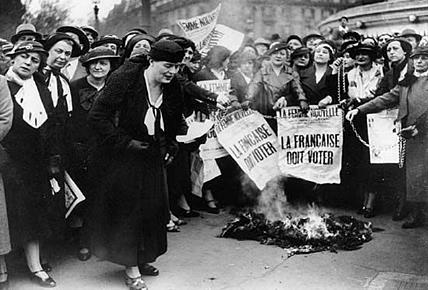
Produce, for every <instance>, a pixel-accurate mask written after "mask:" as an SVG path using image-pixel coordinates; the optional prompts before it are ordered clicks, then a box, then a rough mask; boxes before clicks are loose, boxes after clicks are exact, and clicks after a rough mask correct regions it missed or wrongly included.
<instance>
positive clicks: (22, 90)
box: [0, 24, 428, 289]
mask: <svg viewBox="0 0 428 290" xmlns="http://www.w3.org/2000/svg"><path fill="white" fill-rule="evenodd" d="M421 38H422V37H421V36H420V35H419V34H417V33H416V32H414V31H412V30H405V31H403V33H401V34H400V35H395V36H393V35H389V34H382V35H379V36H377V37H376V38H374V37H363V36H361V35H359V34H358V33H356V32H352V31H346V33H343V35H342V34H341V35H340V37H338V38H335V39H332V40H329V39H325V38H324V37H323V36H321V35H319V34H310V35H307V36H305V37H303V38H301V37H300V36H298V35H290V36H288V37H286V38H284V39H277V40H275V41H268V40H266V39H263V38H260V39H256V40H251V39H248V41H246V43H244V44H243V45H242V47H241V49H240V50H238V51H236V52H233V53H232V52H231V51H230V50H228V49H227V48H225V47H222V46H214V47H212V48H211V49H210V50H209V51H208V53H207V55H205V56H204V57H202V56H201V54H200V53H199V52H198V51H197V50H196V47H195V44H194V43H193V42H192V41H191V40H189V39H187V38H184V37H180V36H177V35H174V34H172V33H171V32H170V31H161V32H160V33H159V34H158V36H156V37H154V36H152V35H150V34H148V33H147V32H146V31H144V30H143V29H141V28H135V29H131V30H130V31H129V32H128V33H127V34H126V35H125V36H124V37H123V38H121V39H120V38H119V37H117V36H115V35H104V36H101V37H99V35H98V32H97V31H96V30H95V29H93V28H92V27H86V26H85V27H76V26H62V27H59V28H58V29H57V30H56V31H55V32H54V33H52V34H51V35H48V36H45V37H42V35H40V34H39V33H38V32H37V31H36V29H35V27H34V26H33V25H31V24H22V25H20V26H18V28H17V30H16V34H15V35H13V36H12V38H11V43H4V44H3V45H2V46H1V63H0V69H1V74H2V76H0V140H1V150H0V164H1V167H0V169H1V176H0V177H1V178H0V233H1V235H0V285H1V287H6V285H7V279H8V274H7V266H6V260H5V256H6V255H7V254H8V253H9V252H10V251H11V250H12V248H13V249H15V248H23V249H24V253H25V259H26V262H27V266H28V268H29V271H30V273H31V278H32V280H34V282H35V283H37V284H39V285H40V286H42V287H55V286H56V282H55V280H54V279H53V278H52V277H51V276H50V274H49V272H50V271H52V267H51V266H50V264H49V263H48V261H47V256H46V250H48V246H47V245H49V243H52V241H58V240H60V239H61V237H63V236H64V234H66V233H68V234H70V233H71V235H72V236H74V237H75V238H76V239H77V241H78V249H77V250H76V251H77V256H78V258H79V259H80V260H81V261H86V260H88V259H89V258H90V257H91V255H92V254H94V255H96V256H97V257H99V258H102V259H105V260H108V261H111V262H114V263H117V264H120V265H123V266H124V267H125V283H126V285H127V287H129V289H147V286H146V284H145V282H144V280H143V278H142V275H154V276H156V275H158V274H159V271H158V269H156V268H155V267H154V266H152V265H151V264H150V263H152V262H154V261H155V260H156V258H157V257H159V256H160V255H162V254H164V253H165V252H166V250H167V231H179V226H180V225H183V224H185V223H186V222H185V221H183V220H182V219H181V218H182V217H186V218H189V217H197V216H199V215H200V213H199V212H198V211H195V210H194V209H195V208H198V209H202V210H204V211H207V212H209V213H212V214H217V213H219V212H220V210H219V204H218V203H217V200H218V199H220V200H222V201H223V202H225V203H229V204H232V205H238V206H243V205H248V204H250V203H251V201H248V200H246V199H245V196H244V193H243V192H242V187H241V183H240V176H241V175H242V174H243V173H242V171H241V170H240V169H239V167H238V166H237V164H236V163H235V162H234V160H233V159H232V158H231V157H230V156H225V157H221V158H218V159H216V160H215V162H216V163H217V165H218V167H219V169H220V171H221V175H220V176H219V177H217V178H215V179H213V180H211V181H209V182H206V183H205V184H204V185H203V186H202V189H201V191H202V192H201V196H202V198H199V199H198V198H195V196H194V195H192V194H190V193H191V192H192V188H193V187H194V184H192V179H191V165H194V164H195V160H197V158H198V154H197V152H198V148H199V146H200V145H201V144H203V143H204V142H205V140H206V137H201V138H198V139H197V140H195V141H194V142H192V143H190V144H182V143H178V142H177V141H176V136H177V135H185V134H186V131H187V123H186V118H188V117H190V116H194V118H198V119H200V120H203V119H204V118H207V116H208V115H209V114H210V113H211V112H213V111H216V110H224V109H229V110H231V109H232V110H233V109H245V110H246V109H248V108H251V109H254V110H258V111H259V112H260V113H262V114H263V115H265V116H266V118H267V119H266V120H267V121H268V123H269V125H270V126H271V127H272V128H273V129H274V130H276V127H277V125H276V121H275V120H274V118H269V117H272V116H274V115H275V110H277V109H281V108H283V107H286V106H299V107H300V108H301V110H302V111H307V110H308V109H309V105H317V106H319V107H325V106H328V105H331V104H339V105H340V106H341V107H342V108H343V109H344V110H346V111H347V115H346V117H347V119H348V120H350V121H352V124H353V127H351V126H350V123H349V122H345V123H344V146H343V156H344V158H343V166H342V180H343V184H341V185H340V186H341V188H343V189H344V192H343V194H346V192H347V191H348V190H349V191H351V190H355V189H357V192H358V193H359V194H360V195H361V199H362V205H361V208H360V210H359V212H360V213H361V214H363V215H364V217H366V218H370V217H373V216H374V215H375V209H376V208H375V205H376V204H375V202H376V200H377V198H376V196H377V195H378V194H379V193H382V192H387V191H388V190H390V189H388V190H385V189H384V187H385V186H386V185H388V186H390V185H391V184H393V188H394V190H395V193H396V198H397V203H396V209H395V212H394V216H393V219H394V220H401V219H403V218H404V217H405V216H406V214H408V220H407V221H406V222H405V223H404V224H403V228H414V227H419V226H421V225H422V223H423V213H424V210H425V208H424V205H425V203H426V202H427V201H428V191H427V190H428V165H427V164H428V162H427V161H428V160H427V158H428V150H427V147H426V142H427V133H426V129H425V128H426V127H427V126H426V125H427V120H428V117H427V114H428V99H427V98H426V96H425V95H424V94H426V92H427V91H428V46H425V45H426V43H425V44H424V43H423V41H422V42H421ZM224 79H230V80H231V92H230V94H229V95H224V94H216V93H213V92H209V91H207V90H205V89H203V88H201V87H199V86H197V84H196V83H197V82H198V81H205V80H224ZM394 106H395V107H398V112H399V113H398V118H397V123H398V124H399V125H401V126H397V133H398V134H399V135H400V137H401V138H403V139H405V140H406V141H407V142H406V147H405V152H404V153H403V154H402V158H403V162H402V164H401V165H403V166H401V167H402V168H399V166H398V165H376V166H375V165H371V164H370V162H369V153H368V149H367V148H366V147H365V146H364V145H363V144H362V143H361V142H360V140H358V138H357V137H356V134H355V132H354V131H357V132H358V133H359V135H361V136H362V137H363V139H364V138H365V139H367V125H366V119H365V114H366V113H369V112H378V111H380V110H383V109H385V108H392V107H394ZM195 158H196V159H195ZM70 177H71V179H73V180H74V182H75V183H76V184H77V186H78V187H79V188H80V190H81V191H82V192H83V194H84V195H85V197H86V200H85V201H84V202H82V203H80V204H79V205H78V206H77V207H76V208H75V209H74V210H73V212H72V213H71V215H70V216H69V217H68V218H67V220H65V218H64V216H65V211H66V209H65V191H66V183H67V180H68V179H69V178H70ZM287 186H289V188H290V190H291V191H292V190H295V191H296V192H300V191H302V192H303V191H309V192H312V193H314V192H315V194H316V193H317V192H318V190H319V188H320V186H318V185H316V184H312V183H310V182H305V181H303V180H293V179H290V180H288V181H287V182H286V187H287ZM406 202H407V203H406Z"/></svg>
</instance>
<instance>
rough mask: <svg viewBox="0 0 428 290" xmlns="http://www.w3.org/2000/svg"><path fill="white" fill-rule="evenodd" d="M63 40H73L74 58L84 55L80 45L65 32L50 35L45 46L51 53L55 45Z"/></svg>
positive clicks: (72, 53)
mask: <svg viewBox="0 0 428 290" xmlns="http://www.w3.org/2000/svg"><path fill="white" fill-rule="evenodd" d="M61 40H71V42H72V43H73V49H72V51H71V56H72V57H77V56H80V55H81V54H82V51H81V49H80V45H79V44H78V43H77V42H76V41H75V40H74V39H73V38H72V37H71V36H70V35H68V34H67V33H63V32H55V33H54V34H51V35H49V37H48V38H47V39H46V40H45V43H44V46H45V49H46V50H47V51H49V50H50V49H51V48H52V46H54V44H55V43H57V42H58V41H61Z"/></svg>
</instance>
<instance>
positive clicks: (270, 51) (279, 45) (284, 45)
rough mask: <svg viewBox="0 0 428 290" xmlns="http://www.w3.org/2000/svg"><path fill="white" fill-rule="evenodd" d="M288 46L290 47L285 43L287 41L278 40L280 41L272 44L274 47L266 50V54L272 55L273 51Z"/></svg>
mask: <svg viewBox="0 0 428 290" xmlns="http://www.w3.org/2000/svg"><path fill="white" fill-rule="evenodd" d="M287 48H288V45H287V43H285V42H278V43H275V44H274V45H272V47H271V48H270V49H269V50H268V51H267V52H266V54H267V55H271V54H272V53H275V52H277V51H279V50H282V49H287Z"/></svg>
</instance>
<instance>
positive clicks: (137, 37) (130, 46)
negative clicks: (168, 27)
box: [125, 34, 155, 57]
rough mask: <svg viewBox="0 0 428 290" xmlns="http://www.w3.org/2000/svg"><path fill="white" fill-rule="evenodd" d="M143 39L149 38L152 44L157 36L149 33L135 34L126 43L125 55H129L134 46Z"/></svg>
mask: <svg viewBox="0 0 428 290" xmlns="http://www.w3.org/2000/svg"><path fill="white" fill-rule="evenodd" d="M141 40H147V41H148V42H149V43H150V46H151V45H152V44H153V43H154V42H155V38H154V37H153V36H151V35H149V34H135V35H134V36H132V38H131V39H130V40H129V41H128V43H127V44H126V47H125V57H129V56H130V55H131V52H132V50H133V49H134V46H135V45H136V44H137V43H138V42H140V41H141Z"/></svg>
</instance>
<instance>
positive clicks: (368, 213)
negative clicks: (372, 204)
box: [364, 208, 375, 219]
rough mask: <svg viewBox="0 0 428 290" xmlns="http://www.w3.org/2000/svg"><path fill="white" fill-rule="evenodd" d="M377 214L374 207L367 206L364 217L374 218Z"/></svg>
mask: <svg viewBox="0 0 428 290" xmlns="http://www.w3.org/2000/svg"><path fill="white" fill-rule="evenodd" d="M374 216H375V212H374V210H373V209H372V208H366V211H365V212H364V217H365V218H366V219H369V218H372V217H374Z"/></svg>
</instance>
